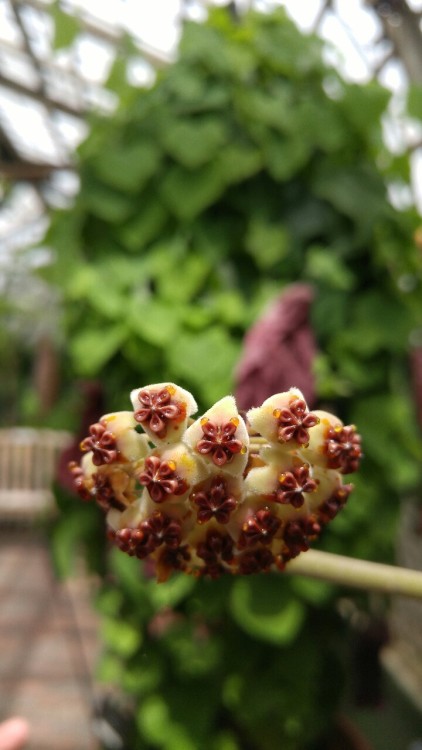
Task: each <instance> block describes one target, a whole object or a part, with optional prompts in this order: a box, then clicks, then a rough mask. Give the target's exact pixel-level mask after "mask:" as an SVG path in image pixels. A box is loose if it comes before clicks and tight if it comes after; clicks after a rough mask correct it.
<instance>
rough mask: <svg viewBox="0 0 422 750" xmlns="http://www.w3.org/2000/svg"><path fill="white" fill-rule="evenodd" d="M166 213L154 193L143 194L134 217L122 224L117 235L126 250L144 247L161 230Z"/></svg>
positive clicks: (166, 216)
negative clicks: (143, 196)
mask: <svg viewBox="0 0 422 750" xmlns="http://www.w3.org/2000/svg"><path fill="white" fill-rule="evenodd" d="M167 218H168V213H167V211H166V209H165V208H164V206H163V205H162V203H161V201H160V200H158V199H157V196H156V195H154V194H151V193H150V194H148V196H145V199H144V201H143V202H142V205H141V206H139V208H138V213H137V215H136V216H135V218H133V219H131V220H130V221H129V222H127V223H126V224H124V226H122V227H121V228H120V230H119V236H120V238H121V240H122V242H123V243H124V245H125V246H126V247H127V249H128V250H131V251H132V252H136V251H138V250H140V249H141V248H142V247H145V245H147V244H148V243H149V242H151V240H154V239H155V238H156V237H157V235H159V233H160V232H161V231H162V230H163V227H164V225H165V223H166V220H167Z"/></svg>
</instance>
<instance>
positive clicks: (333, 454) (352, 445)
mask: <svg viewBox="0 0 422 750" xmlns="http://www.w3.org/2000/svg"><path fill="white" fill-rule="evenodd" d="M325 452H326V455H327V458H328V466H329V468H330V469H338V470H339V471H341V473H342V474H351V473H352V472H353V471H356V470H357V469H358V468H359V463H360V459H361V457H362V447H361V437H360V435H359V434H358V433H357V432H356V427H355V426H354V425H348V426H347V427H342V426H340V425H338V426H336V427H330V428H329V430H328V431H327V435H326V442H325Z"/></svg>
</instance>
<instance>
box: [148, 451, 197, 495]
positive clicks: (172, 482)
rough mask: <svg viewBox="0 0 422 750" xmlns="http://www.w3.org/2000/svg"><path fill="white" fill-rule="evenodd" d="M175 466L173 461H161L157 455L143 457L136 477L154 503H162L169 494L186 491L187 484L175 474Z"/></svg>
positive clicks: (178, 493)
mask: <svg viewBox="0 0 422 750" xmlns="http://www.w3.org/2000/svg"><path fill="white" fill-rule="evenodd" d="M176 468H177V464H176V462H175V461H161V459H160V458H158V456H148V458H146V459H145V466H144V469H143V471H142V472H141V473H140V474H139V477H138V478H139V481H140V483H141V484H143V485H144V486H145V487H146V488H147V490H148V492H149V495H150V497H151V499H152V500H154V502H155V503H162V502H163V501H164V500H167V499H168V498H169V497H170V496H171V495H183V494H184V493H185V492H186V491H187V489H188V485H187V483H186V482H185V481H184V479H181V477H180V476H178V475H177V474H176Z"/></svg>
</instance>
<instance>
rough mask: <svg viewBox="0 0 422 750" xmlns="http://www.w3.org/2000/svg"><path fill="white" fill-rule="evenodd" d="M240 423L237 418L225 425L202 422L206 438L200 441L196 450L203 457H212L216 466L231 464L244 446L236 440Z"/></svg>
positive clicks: (205, 420)
mask: <svg viewBox="0 0 422 750" xmlns="http://www.w3.org/2000/svg"><path fill="white" fill-rule="evenodd" d="M238 424H239V421H238V419H236V418H233V419H231V420H230V421H229V422H225V423H223V424H220V425H218V424H215V423H214V422H211V421H210V420H209V419H204V420H202V421H201V428H202V432H203V434H204V437H203V438H202V439H201V440H199V442H198V443H197V445H196V450H197V451H198V453H200V454H201V455H202V456H206V455H210V456H211V459H212V461H213V463H214V464H215V465H216V466H224V464H226V463H229V461H231V460H232V458H233V456H234V455H236V453H240V452H241V450H242V448H243V445H242V442H241V441H240V440H237V439H236V438H235V434H236V430H237V427H238Z"/></svg>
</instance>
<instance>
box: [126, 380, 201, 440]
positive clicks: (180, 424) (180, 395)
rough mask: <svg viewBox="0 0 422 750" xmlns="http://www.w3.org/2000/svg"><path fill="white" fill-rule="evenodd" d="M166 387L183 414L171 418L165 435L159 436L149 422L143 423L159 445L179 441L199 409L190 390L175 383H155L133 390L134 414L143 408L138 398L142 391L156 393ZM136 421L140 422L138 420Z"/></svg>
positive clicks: (149, 435)
mask: <svg viewBox="0 0 422 750" xmlns="http://www.w3.org/2000/svg"><path fill="white" fill-rule="evenodd" d="M164 389H166V390H168V391H169V393H170V395H171V398H172V403H174V404H176V405H178V406H180V409H181V414H180V416H179V417H177V418H176V419H172V420H169V421H168V422H167V423H166V430H165V435H164V436H163V437H159V436H158V435H157V433H156V432H154V431H153V430H151V428H150V427H149V426H148V424H147V423H142V424H141V426H142V428H143V429H144V430H145V432H146V434H147V435H148V437H149V438H150V440H151V442H153V443H154V445H157V446H165V445H170V444H172V443H178V442H179V441H180V440H181V438H182V435H183V433H184V431H185V429H186V427H187V424H188V420H189V417H190V416H191V415H192V414H195V413H196V412H197V411H198V406H197V403H196V401H195V399H194V397H193V396H192V394H191V393H189V391H186V390H185V389H184V388H181V387H180V386H178V385H176V384H175V383H154V384H152V385H145V386H142V387H141V388H135V389H134V390H133V391H132V392H131V394H130V399H131V401H132V405H133V409H134V414H136V412H137V411H138V410H139V409H140V408H141V403H140V401H139V398H138V396H139V393H140V392H141V391H148V393H151V394H156V393H159V392H160V391H162V390H164ZM135 423H136V424H138V422H135Z"/></svg>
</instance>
